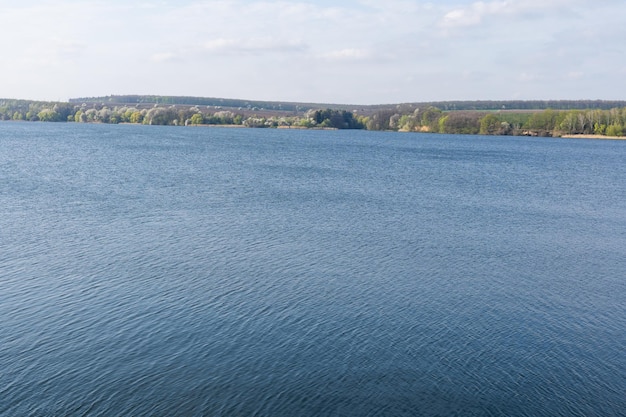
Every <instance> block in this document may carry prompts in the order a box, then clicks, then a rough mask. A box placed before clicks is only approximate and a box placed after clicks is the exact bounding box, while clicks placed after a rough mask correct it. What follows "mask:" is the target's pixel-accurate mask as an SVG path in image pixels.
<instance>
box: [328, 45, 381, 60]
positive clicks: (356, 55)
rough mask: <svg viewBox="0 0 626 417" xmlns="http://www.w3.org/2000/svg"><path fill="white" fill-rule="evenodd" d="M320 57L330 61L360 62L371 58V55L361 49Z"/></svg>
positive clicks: (336, 52)
mask: <svg viewBox="0 0 626 417" xmlns="http://www.w3.org/2000/svg"><path fill="white" fill-rule="evenodd" d="M321 57H322V58H323V59H327V60H330V61H362V60H365V59H369V58H371V57H372V53H371V51H369V50H367V49H362V48H346V49H340V50H336V51H331V52H328V53H325V54H322V55H321Z"/></svg>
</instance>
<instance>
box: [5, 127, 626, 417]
mask: <svg viewBox="0 0 626 417" xmlns="http://www.w3.org/2000/svg"><path fill="white" fill-rule="evenodd" d="M625 277H626V141H625V142H622V141H594V140H565V139H545V138H543V139H542V138H539V139H538V138H507V137H478V136H448V135H427V134H396V133H381V132H361V131H354V132H348V131H293V130H292V131H289V130H265V129H204V128H169V127H150V126H110V125H78V124H39V123H11V122H7V123H1V124H0V416H3V417H4V416H114V415H115V416H174V415H177V416H619V415H622V416H623V415H626V394H625V393H626V350H625V346H626V308H625V306H626V279H625Z"/></svg>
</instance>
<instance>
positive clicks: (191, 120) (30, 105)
mask: <svg viewBox="0 0 626 417" xmlns="http://www.w3.org/2000/svg"><path fill="white" fill-rule="evenodd" d="M0 120H23V121H42V122H76V123H112V124H116V123H135V124H147V125H179V126H180V125H186V126H189V125H240V126H246V127H257V128H262V127H267V128H281V127H297V128H326V129H327V128H331V129H367V130H391V131H406V132H431V133H450V134H482V135H526V136H561V135H566V134H596V135H607V136H624V135H625V134H626V106H625V107H621V108H620V107H614V108H610V109H599V108H594V109H568V110H558V109H545V110H536V111H530V110H497V111H478V110H454V111H450V110H444V109H441V108H438V107H435V106H423V107H414V106H410V105H397V106H394V107H389V108H382V109H381V110H379V111H376V112H373V113H370V114H367V115H365V114H360V113H359V112H358V111H348V110H344V109H332V108H326V109H310V110H308V111H306V112H304V113H301V114H297V115H289V114H288V113H283V114H279V115H271V116H267V115H265V116H264V115H259V114H255V113H250V111H248V114H244V113H243V112H237V111H233V110H221V109H220V108H219V107H218V108H215V107H211V106H189V105H185V106H181V105H175V104H170V105H163V104H152V105H143V106H142V105H139V104H129V105H114V106H109V105H107V103H100V104H95V103H91V104H87V103H82V104H76V103H64V102H54V103H53V102H41V101H28V100H0Z"/></svg>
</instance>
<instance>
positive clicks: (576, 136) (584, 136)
mask: <svg viewBox="0 0 626 417" xmlns="http://www.w3.org/2000/svg"><path fill="white" fill-rule="evenodd" d="M561 137H562V138H565V139H605V140H625V139H626V136H604V135H562V136H561Z"/></svg>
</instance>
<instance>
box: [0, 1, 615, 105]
mask: <svg viewBox="0 0 626 417" xmlns="http://www.w3.org/2000/svg"><path fill="white" fill-rule="evenodd" d="M625 16H626V2H624V1H621V0H494V1H469V0H453V1H451V0H444V1H438V2H435V1H421V0H387V1H385V2H382V1H373V0H349V1H344V2H341V3H339V2H331V1H328V0H323V1H312V0H311V1H305V0H296V1H273V0H264V1H263V0H233V1H225V0H224V1H213V0H183V1H158V0H143V1H122V0H110V1H100V0H84V1H83V0H81V1H78V0H61V1H57V0H48V1H46V0H33V1H30V2H27V3H26V2H24V3H19V4H17V2H14V1H8V0H0V26H1V27H2V28H3V32H4V36H3V37H2V39H1V40H0V47H1V48H2V51H3V52H2V58H1V59H2V63H1V65H0V97H3V98H23V99H33V100H67V99H69V98H72V97H82V96H100V95H110V94H158V95H179V96H180V95H187V96H206V97H228V98H241V99H255V100H276V101H296V102H319V103H345V104H348V103H349V104H379V103H399V102H416V101H439V100H533V99H539V100H543V99H546V100H547V99H573V100H576V99H604V100H620V99H624V98H626V94H625V91H624V86H625V84H624V79H625V77H626V53H625V52H626V51H625V49H626V48H625V47H624V43H623V40H624V39H626V26H625V25H624V24H623V19H624V17H625Z"/></svg>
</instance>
